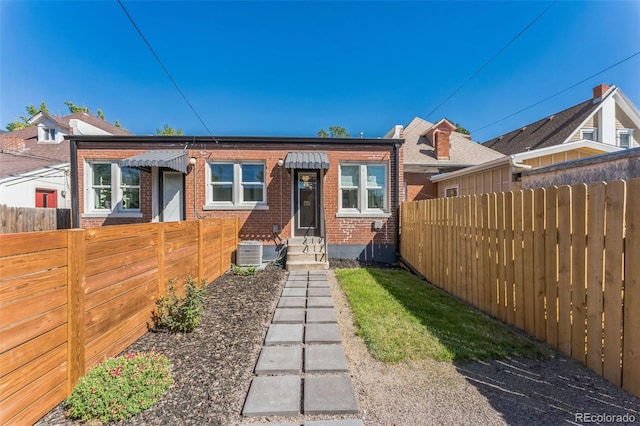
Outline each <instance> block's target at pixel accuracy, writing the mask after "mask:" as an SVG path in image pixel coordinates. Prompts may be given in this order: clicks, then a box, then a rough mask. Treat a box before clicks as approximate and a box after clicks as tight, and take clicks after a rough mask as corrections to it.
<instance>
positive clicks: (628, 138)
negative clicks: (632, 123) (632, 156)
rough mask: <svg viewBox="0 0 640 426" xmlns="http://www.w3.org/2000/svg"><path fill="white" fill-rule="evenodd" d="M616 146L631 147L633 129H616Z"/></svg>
mask: <svg viewBox="0 0 640 426" xmlns="http://www.w3.org/2000/svg"><path fill="white" fill-rule="evenodd" d="M617 133H618V146H619V147H620V148H632V147H633V129H618V131H617Z"/></svg>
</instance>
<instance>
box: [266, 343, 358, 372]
mask: <svg viewBox="0 0 640 426" xmlns="http://www.w3.org/2000/svg"><path fill="white" fill-rule="evenodd" d="M263 351H264V349H263ZM260 356H262V355H260ZM304 371H305V372H306V373H337V372H346V371H349V366H348V365H347V357H346V356H345V355H344V349H343V348H342V345H309V346H307V347H306V348H305V350H304Z"/></svg>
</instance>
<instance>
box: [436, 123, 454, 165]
mask: <svg viewBox="0 0 640 426" xmlns="http://www.w3.org/2000/svg"><path fill="white" fill-rule="evenodd" d="M450 134H451V132H446V131H442V130H436V131H435V132H434V133H433V139H434V141H433V146H434V148H435V149H436V158H437V159H438V160H449V135H450Z"/></svg>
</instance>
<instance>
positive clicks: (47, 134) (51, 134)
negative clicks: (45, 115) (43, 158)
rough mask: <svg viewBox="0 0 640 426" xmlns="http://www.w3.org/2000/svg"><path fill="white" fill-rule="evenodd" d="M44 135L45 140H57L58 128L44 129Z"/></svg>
mask: <svg viewBox="0 0 640 426" xmlns="http://www.w3.org/2000/svg"><path fill="white" fill-rule="evenodd" d="M43 130H44V133H43V137H42V140H43V141H45V142H55V141H56V129H47V128H45V129H43Z"/></svg>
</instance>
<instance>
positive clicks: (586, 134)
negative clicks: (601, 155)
mask: <svg viewBox="0 0 640 426" xmlns="http://www.w3.org/2000/svg"><path fill="white" fill-rule="evenodd" d="M597 136H598V132H597V131H596V129H594V128H584V129H580V139H585V140H588V141H596V140H598V138H597Z"/></svg>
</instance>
